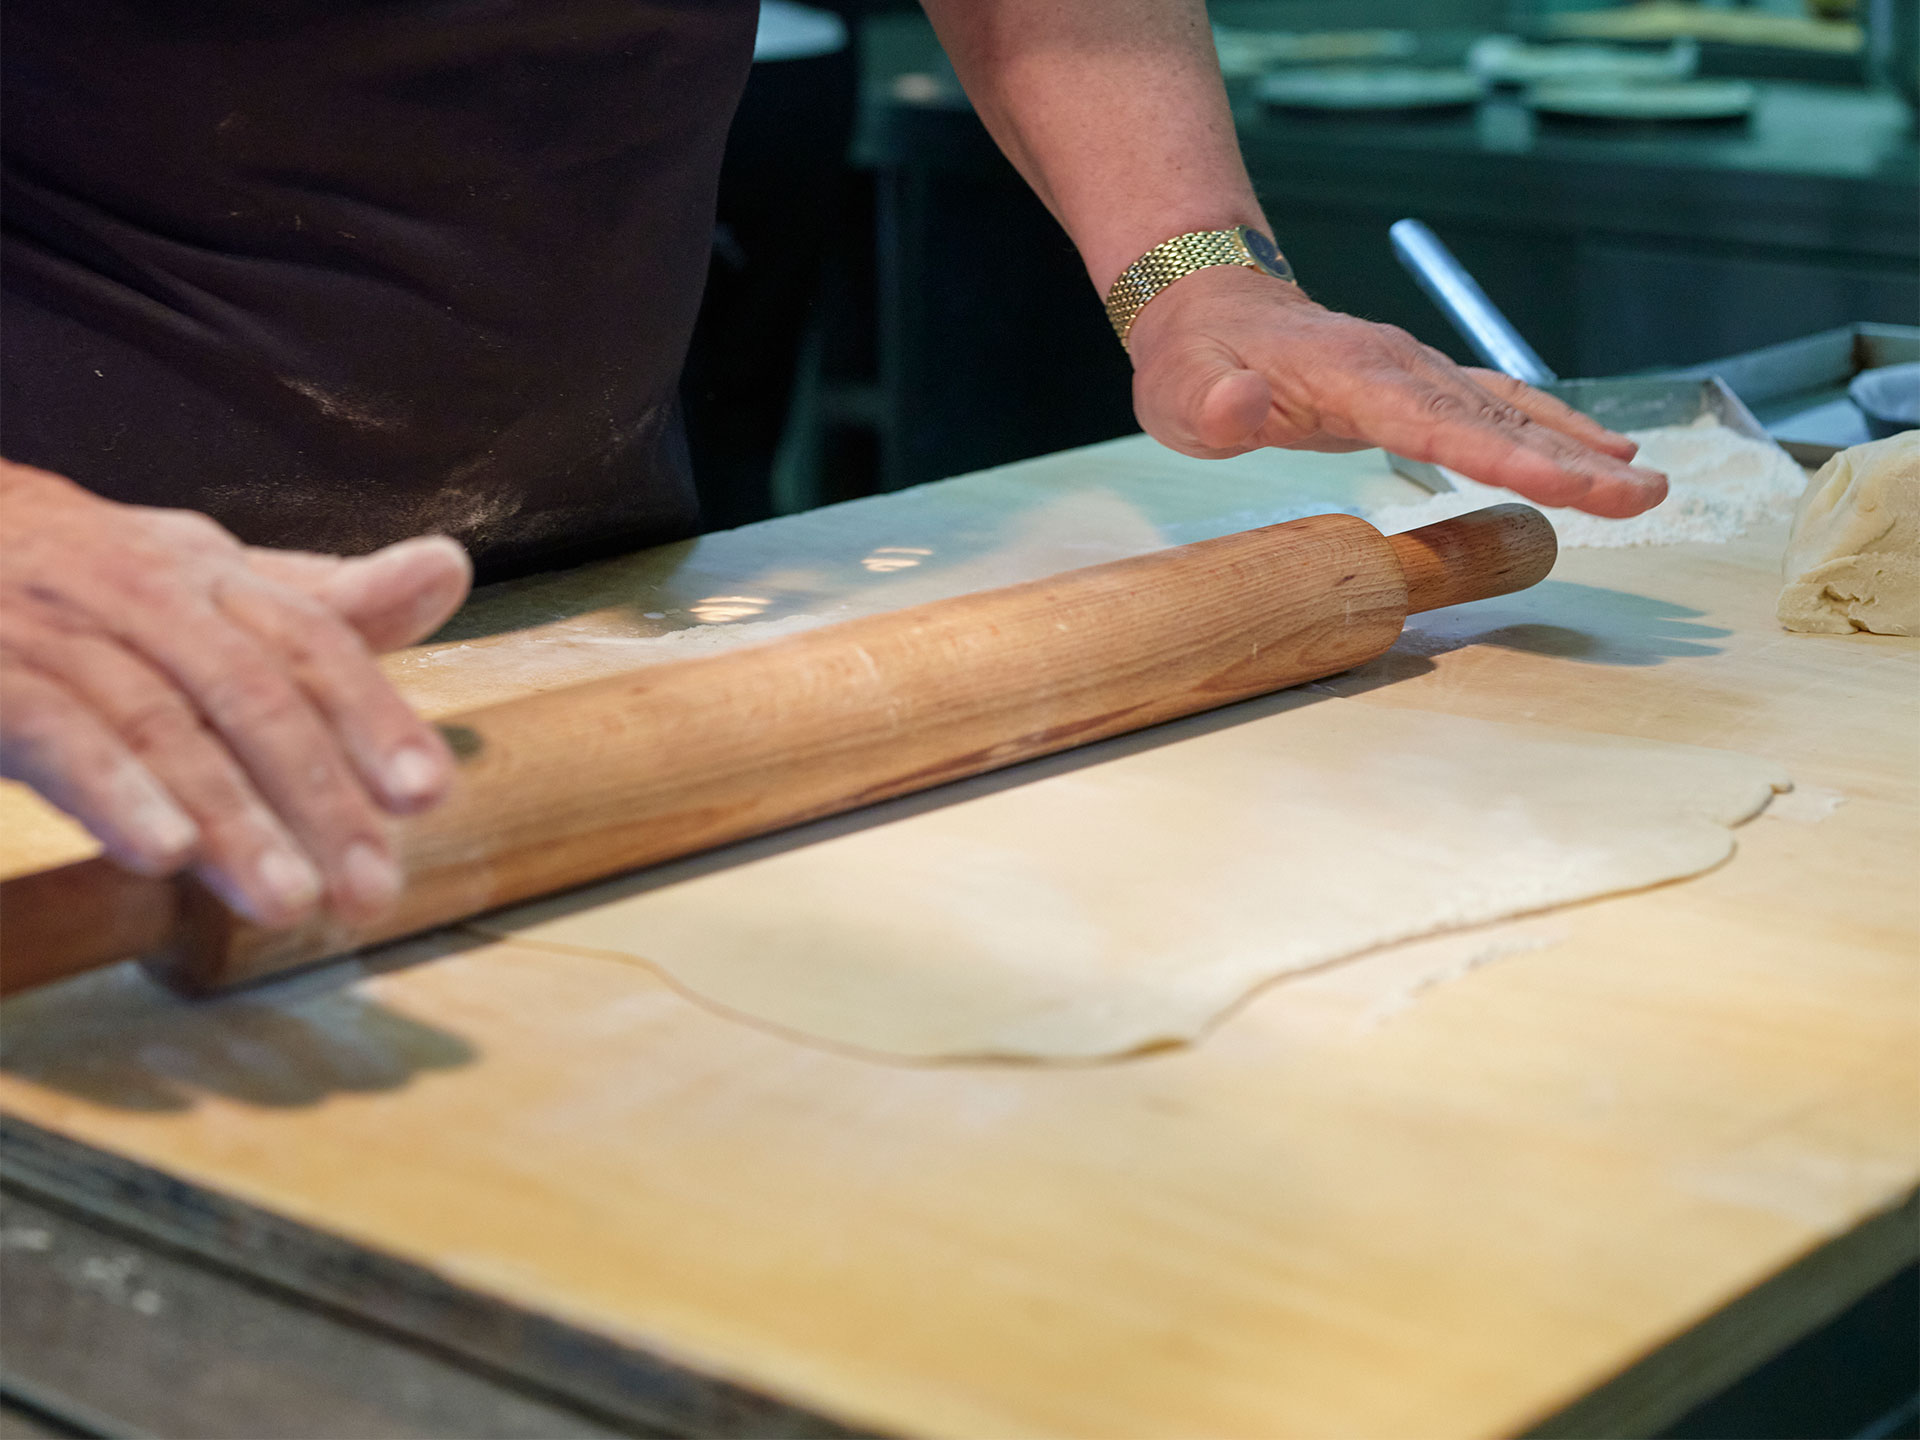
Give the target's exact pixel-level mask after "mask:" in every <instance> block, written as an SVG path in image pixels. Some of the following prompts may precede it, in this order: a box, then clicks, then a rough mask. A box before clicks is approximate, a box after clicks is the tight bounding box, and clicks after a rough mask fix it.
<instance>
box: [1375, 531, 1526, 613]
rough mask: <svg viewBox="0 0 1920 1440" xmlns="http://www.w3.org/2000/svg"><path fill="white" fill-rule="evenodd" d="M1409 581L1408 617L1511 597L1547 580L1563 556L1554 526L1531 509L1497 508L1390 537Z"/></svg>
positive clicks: (1390, 542) (1390, 541)
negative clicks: (1497, 597) (1423, 612)
mask: <svg viewBox="0 0 1920 1440" xmlns="http://www.w3.org/2000/svg"><path fill="white" fill-rule="evenodd" d="M1387 544H1388V545H1390V546H1391V547H1392V548H1393V555H1394V559H1396V560H1398V561H1399V562H1400V569H1401V571H1402V572H1403V573H1404V574H1405V575H1406V577H1407V613H1408V614H1409V615H1417V614H1419V613H1420V612H1421V611H1423V610H1438V609H1440V608H1441V607H1442V606H1444V605H1464V604H1465V603H1466V602H1467V601H1469V600H1487V599H1491V598H1492V597H1493V596H1495V595H1511V594H1512V593H1513V592H1514V591H1516V590H1525V589H1526V588H1527V587H1528V586H1529V585H1537V584H1539V583H1540V582H1541V581H1542V580H1544V579H1546V578H1547V572H1548V571H1550V570H1552V569H1553V562H1554V560H1555V559H1557V558H1558V556H1559V553H1560V546H1559V541H1558V540H1557V539H1556V538H1555V536H1554V533H1553V525H1552V524H1551V523H1550V522H1549V521H1548V519H1547V517H1546V516H1544V515H1542V514H1541V513H1540V512H1539V511H1538V510H1536V509H1534V508H1533V507H1532V506H1531V505H1495V506H1492V507H1491V508H1489V509H1486V510H1475V511H1473V512H1472V513H1471V514H1467V515H1456V516H1455V517H1454V518H1453V519H1451V520H1442V521H1440V522H1438V523H1437V524H1433V525H1423V526H1421V527H1420V528H1419V529H1418V530H1409V531H1407V532H1406V533H1405V534H1401V535H1390V536H1388V537H1387Z"/></svg>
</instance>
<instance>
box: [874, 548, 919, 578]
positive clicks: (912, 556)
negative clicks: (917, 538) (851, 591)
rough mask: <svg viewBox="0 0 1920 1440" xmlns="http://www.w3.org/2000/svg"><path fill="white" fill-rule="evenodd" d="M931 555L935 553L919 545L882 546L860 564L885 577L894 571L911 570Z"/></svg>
mask: <svg viewBox="0 0 1920 1440" xmlns="http://www.w3.org/2000/svg"><path fill="white" fill-rule="evenodd" d="M931 554H933V551H931V550H926V549H922V548H921V547H920V546H918V545H882V546H881V547H880V548H879V549H878V550H875V551H874V552H873V553H872V554H871V555H869V556H867V557H866V558H865V559H863V560H862V561H861V562H860V564H861V565H862V566H863V567H864V568H865V569H868V570H871V571H873V573H874V574H876V575H885V574H888V573H889V572H890V571H894V570H911V569H912V568H913V567H914V566H916V565H918V564H919V563H920V562H921V560H923V559H925V558H926V557H927V556H929V555H931Z"/></svg>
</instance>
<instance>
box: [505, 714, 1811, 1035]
mask: <svg viewBox="0 0 1920 1440" xmlns="http://www.w3.org/2000/svg"><path fill="white" fill-rule="evenodd" d="M1233 722H1237V723H1233ZM1788 786H1789V781H1788V779H1787V776H1786V775H1785V773H1783V771H1782V770H1781V769H1780V767H1779V766H1777V765H1775V764H1772V763H1770V762H1768V761H1765V760H1761V759H1757V758H1754V757H1752V756H1747V755H1739V754H1734V753H1731V752H1727V751H1719V750H1705V749H1699V748H1695V747H1690V746H1680V745H1668V744H1662V743H1657V742H1650V741H1640V740H1633V739H1627V738H1622V737H1616V736H1607V735H1591V734H1585V733H1580V732H1575V731H1568V730H1559V729H1552V728H1547V727H1540V726H1526V725H1510V724H1500V723H1495V722H1490V721H1483V720H1473V719H1467V718H1463V717H1457V716H1450V715H1439V714H1430V713H1427V712H1424V711H1416V710H1409V709H1400V708H1387V707H1376V706H1369V705H1366V704H1365V703H1363V702H1358V701H1348V700H1340V699H1335V698H1331V697H1324V696H1319V695H1315V694H1312V693H1310V692H1309V693H1300V692H1292V693H1289V694H1286V695H1283V696H1276V697H1270V698H1269V699H1266V700H1262V701H1254V702H1250V704H1248V705H1245V706H1239V707H1235V709H1234V710H1231V711H1223V712H1219V713H1218V714H1217V715H1215V716H1212V717H1197V718H1196V719H1194V720H1188V721H1181V722H1177V723H1176V724H1174V725H1170V726H1164V727H1161V729H1159V730H1158V731H1154V732H1150V733H1149V735H1147V736H1134V737H1123V738H1122V739H1121V740H1118V741H1112V742H1108V743H1107V744H1106V745H1105V746H1101V747H1094V748H1093V749H1091V750H1089V751H1084V752H1081V753H1080V755H1078V756H1066V757H1054V758H1053V759H1052V760H1048V761H1039V762H1035V763H1034V764H1033V765H1029V766H1024V767H1020V768H1019V769H1016V770H1013V771H1008V772H1003V774H1002V775H1000V776H988V777H981V778H980V779H978V780H974V781H969V782H965V783H964V784H962V785H957V786H953V787H949V789H948V790H946V791H943V792H940V798H942V799H945V800H947V801H948V802H949V803H944V804H939V805H937V806H934V807H932V808H929V806H928V801H927V798H926V797H920V798H919V799H918V800H908V801H901V802H895V803H894V804H892V805H890V806H883V807H878V808H877V809H875V810H873V811H869V812H866V813H865V815H863V816H861V817H858V818H857V819H855V820H853V821H851V822H849V821H848V820H845V819H843V820H840V821H827V822H822V823H821V824H818V825H814V826H810V827H805V828H803V829H801V830H798V831H793V832H790V833H789V834H787V835H785V836H777V837H771V838H770V839H767V840H762V841H758V842H752V843H750V844H748V845H746V846H741V847H736V848H735V849H734V850H733V851H731V852H723V853H722V855H721V856H720V857H718V858H717V859H716V857H706V858H704V859H695V860H692V861H684V862H679V863H677V864H676V865H673V866H668V867H663V868H662V869H658V870H654V871H651V872H647V873H645V874H643V875H639V876H631V877H627V878H625V879H623V880H620V881H615V882H611V883H608V884H603V885H600V886H596V887H592V888H590V889H588V890H585V891H581V892H576V893H575V894H573V895H570V896H566V897H562V898H560V899H557V900H547V901H543V902H539V903H537V904H534V905H531V906H525V907H521V908H519V909H517V910H512V911H508V912H504V913H502V914H499V915H495V916H490V917H487V918H485V919H483V920H481V921H478V922H475V923H476V924H477V926H478V927H479V928H481V929H482V930H484V931H486V932H487V933H490V934H496V935H511V936H514V937H515V938H516V939H518V940H520V941H523V942H528V943H533V944H539V945H552V946H559V947H565V948H567V949H572V950H584V951H591V952H596V953H600V954H605V955H609V956H614V957H621V958H628V959H633V960H639V961H644V962H646V963H647V964H649V965H651V966H653V967H655V968H656V969H658V970H659V971H661V972H663V973H664V974H665V975H666V976H668V977H669V978H670V979H672V980H674V981H675V982H677V983H678V984H679V985H680V986H682V987H683V988H685V989H686V990H688V991H690V992H692V993H693V994H695V995H696V996H699V997H703V998H704V999H706V1000H708V1001H711V1002H713V1003H715V1004H717V1005H719V1006H721V1007H723V1008H725V1009H727V1010H730V1011H734V1012H736V1013H738V1014H740V1015H742V1016H746V1017H749V1018H752V1019H756V1020H759V1021H762V1022H765V1023H768V1024H771V1025H774V1026H777V1027H779V1028H781V1029H784V1030H787V1031H791V1032H797V1033H800V1034H803V1035H806V1036H811V1037H814V1038H816V1039H819V1040H823V1041H827V1042H831V1043H833V1044H836V1045H841V1046H848V1047H853V1048H855V1049H859V1050H863V1051H868V1052H878V1053H881V1054H885V1055H891V1056H905V1057H918V1058H926V1059H932V1058H943V1057H950V1058H960V1057H979V1056H1008V1057H1032V1058H1046V1059H1091V1058H1096V1057H1102V1056H1114V1055H1120V1054H1126V1053H1129V1052H1133V1051H1138V1050H1141V1049H1145V1048H1149V1047H1152V1046H1156V1045H1162V1044H1167V1043H1172V1042H1178V1041H1184V1040H1189V1039H1192V1038H1193V1037H1195V1036H1197V1035H1199V1034H1200V1033H1201V1032H1202V1031H1204V1030H1205V1029H1206V1028H1207V1027H1208V1026H1209V1025H1210V1024H1211V1023H1212V1022H1213V1021H1215V1020H1216V1019H1218V1018H1219V1017H1220V1016H1221V1015H1222V1014H1223V1013H1224V1012H1226V1011H1228V1010H1230V1009H1231V1008H1232V1007H1233V1006H1234V1005H1235V1004H1236V1003H1238V1002H1239V1001H1240V1000H1241V999H1242V998H1243V997H1245V996H1246V995H1247V994H1248V993H1249V992H1251V991H1253V990H1254V989H1256V988H1258V987H1259V986H1260V985H1261V984H1263V983H1264V982H1266V981H1268V980H1271V979H1272V978H1274V977H1275V976H1279V975H1284V974H1287V973H1288V972H1291V971H1297V970H1303V969H1306V968H1308V967H1310V966H1317V965H1321V964H1325V963H1326V962H1328V961H1332V960H1336V959H1339V958H1340V957H1342V956H1347V955H1353V954H1356V953H1358V952H1360V951H1364V950H1369V949H1372V948H1374V947H1377V946H1380V945H1385V944H1388V943H1390V942H1393V941H1398V940H1405V939H1409V938H1412V937H1415V936H1420V935H1426V934H1430V933H1433V932H1436V931H1441V930H1446V929H1451V928H1455V927H1460V926H1466V925H1474V924H1478V923H1481V922H1484V921H1489V920H1494V919H1499V918H1502V917H1505V916H1510V915H1516V914H1520V913H1522V912H1526V911H1533V910H1539V909H1543V908H1545V907H1548V906H1552V905H1560V904H1565V903H1567V902H1569V901H1575V900H1583V899H1587V898H1590V897H1592V896H1597V895H1605V894H1609V893H1612V892H1615V891H1622V890H1634V889H1639V888H1641V887H1643V886H1648V885H1655V884H1659V883H1660V882H1662V881H1667V880H1673V879H1677V878H1679V877H1682V876H1687V875H1694V874H1697V873H1699V872H1700V871H1703V870H1707V869H1710V868H1711V867H1713V866H1714V865H1716V864H1718V863H1720V862H1721V861H1722V860H1724V859H1726V858H1727V856H1728V855H1730V854H1731V853H1732V851H1733V848H1734V841H1733V836H1732V834H1731V833H1730V830H1731V827H1732V826H1735V825H1738V824H1739V823H1740V822H1742V821H1744V820H1746V819H1748V818H1750V817H1752V816H1753V815H1755V814H1757V813H1758V812H1759V811H1760V810H1761V809H1762V808H1764V807H1765V805H1766V803H1767V801H1768V799H1769V798H1770V797H1771V795H1772V794H1773V793H1774V792H1775V791H1776V790H1782V789H1786V788H1788Z"/></svg>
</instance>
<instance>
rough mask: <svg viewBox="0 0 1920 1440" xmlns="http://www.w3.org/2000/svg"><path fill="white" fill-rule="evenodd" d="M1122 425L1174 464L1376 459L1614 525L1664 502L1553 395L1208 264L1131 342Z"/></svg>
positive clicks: (1649, 473)
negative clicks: (1436, 470) (1172, 454)
mask: <svg viewBox="0 0 1920 1440" xmlns="http://www.w3.org/2000/svg"><path fill="white" fill-rule="evenodd" d="M1128 340H1129V349H1130V351H1131V353H1132V356H1133V365H1134V376H1133V403H1134V412H1135V414H1137V415H1138V416H1139V419H1140V424H1141V427H1142V428H1143V429H1145V430H1146V432H1147V433H1148V434H1149V435H1151V436H1153V437H1154V438H1155V439H1156V440H1158V441H1160V443H1161V444H1163V445H1166V446H1168V447H1170V448H1172V449H1174V450H1178V451H1180V452H1182V453H1183V454H1187V455H1197V456H1200V457H1202V458H1205V459H1220V458H1224V457H1226V456H1229V455H1240V454H1244V453H1245V452H1247V451H1249V450H1256V449H1260V448H1262V447H1264V446H1269V445H1272V446H1280V447H1282V448H1286V449H1294V450H1360V449H1366V448H1368V447H1371V446H1375V445H1378V446H1382V447H1383V448H1385V449H1388V450H1392V451H1394V452H1395V453H1396V454H1400V455H1405V456H1406V457H1408V458H1409V459H1412V460H1431V461H1432V462H1434V463H1435V464H1437V465H1445V466H1446V467H1447V468H1449V469H1451V470H1456V471H1458V472H1459V473H1460V474H1462V475H1465V476H1467V477H1468V478H1469V479H1473V480H1479V481H1483V482H1484V483H1486V484H1489V485H1500V486H1504V487H1505V488H1507V489H1509V490H1513V491H1516V492H1517V493H1519V494H1521V495H1524V496H1526V497H1527V498H1528V499H1529V500H1534V501H1537V502H1538V503H1540V504H1542V505H1570V506H1573V507H1574V508H1575V509H1579V510H1586V511H1589V512H1591V513H1592V514H1595V515H1606V516H1613V517H1625V516H1628V515H1638V514H1639V513H1640V512H1641V511H1642V510H1648V509H1651V508H1652V507H1653V506H1655V505H1657V504H1659V503H1660V501H1661V500H1662V499H1664V498H1665V497H1666V493H1667V482H1666V477H1665V476H1663V475H1661V474H1660V473H1659V472H1658V471H1655V470H1646V469H1642V468H1640V467H1638V466H1634V465H1630V464H1629V463H1627V462H1628V461H1630V460H1632V459H1633V455H1634V451H1635V448H1636V447H1635V446H1634V443H1633V441H1631V440H1629V439H1627V438H1626V437H1625V436H1624V435H1616V434H1615V433H1614V432H1613V431H1611V430H1608V429H1606V428H1604V427H1603V426H1601V425H1599V424H1596V423H1595V422H1594V421H1592V420H1590V419H1588V418H1587V417H1586V416H1584V415H1582V414H1580V413H1579V412H1578V411H1576V410H1572V409H1570V408H1568V407H1567V406H1566V405H1563V404H1562V403H1561V402H1560V401H1558V400H1556V399H1554V398H1553V397H1552V396H1550V395H1544V394H1542V393H1541V392H1539V391H1538V390H1535V389H1532V388H1531V387H1529V386H1527V385H1523V384H1521V383H1520V382H1519V381H1518V380H1514V379H1511V378H1509V377H1508V376H1505V375H1501V374H1498V373H1496V372H1494V371H1492V370H1477V369H1468V368H1465V367H1462V366H1459V365H1456V364H1454V363H1453V362H1452V361H1451V360H1449V359H1448V358H1447V357H1446V356H1444V355H1442V354H1441V353H1440V352H1439V351H1438V350H1434V349H1432V348H1431V347H1429V346H1426V345H1422V344H1421V343H1420V342H1419V341H1417V340H1415V339H1414V338H1413V337H1412V336H1410V335H1408V334H1407V333H1406V332H1405V331H1403V330H1397V329H1395V328H1394V327H1392V326H1390V325H1377V324H1374V323H1373V322H1371V321H1367V320H1360V319H1356V318H1355V317H1354V316H1351V315H1342V314H1340V313H1338V312H1337V311H1332V310H1327V309H1325V308H1323V307H1322V306H1319V305H1316V304H1314V303H1313V301H1311V300H1309V299H1308V298H1307V297H1306V295H1305V294H1304V293H1303V292H1302V291H1301V290H1300V289H1299V288H1298V287H1297V286H1294V285H1290V284H1287V283H1285V282H1283V281H1277V280H1275V279H1273V278H1272V277H1271V276H1266V275H1261V274H1259V273H1258V272H1256V271H1253V270H1248V269H1243V268H1238V267H1233V266H1215V267H1212V268H1210V269H1206V270H1199V271H1195V272H1194V273H1193V274H1191V275H1188V276H1186V277H1185V278H1183V279H1181V280H1179V281H1177V282H1175V283H1174V284H1172V285H1169V286H1168V287H1167V288H1166V289H1165V290H1163V291H1162V292H1161V293H1160V294H1158V295H1156V296H1154V298H1153V300H1152V302H1151V303H1150V304H1148V305H1147V307H1146V308H1145V309H1144V310H1142V311H1141V312H1140V314H1139V316H1138V318H1137V319H1135V321H1134V323H1133V330H1132V333H1131V334H1130V335H1129V337H1128Z"/></svg>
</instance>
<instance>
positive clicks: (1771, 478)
mask: <svg viewBox="0 0 1920 1440" xmlns="http://www.w3.org/2000/svg"><path fill="white" fill-rule="evenodd" d="M1627 434H1628V436H1629V437H1630V438H1631V439H1633V440H1635V441H1637V442H1639V445H1640V453H1639V455H1638V456H1637V457H1635V461H1634V463H1635V464H1638V465H1644V466H1646V467H1648V468H1649V469H1653V470H1659V471H1661V472H1662V473H1664V474H1665V475H1666V477H1667V480H1668V483H1669V486H1670V487H1671V488H1670V489H1669V491H1668V493H1667V498H1666V499H1665V500H1664V501H1662V502H1661V503H1660V504H1658V505H1656V506H1654V507H1653V509H1651V510H1649V511H1647V512H1646V513H1645V514H1643V515H1635V516H1633V517H1632V518H1631V519H1628V520H1608V519H1604V518H1602V517H1601V516H1598V515H1588V514H1586V513H1585V512H1583V511H1580V510H1567V509H1551V508H1548V507H1545V506H1542V507H1541V510H1542V513H1544V514H1545V515H1546V517H1547V518H1548V519H1549V520H1551V521H1552V522H1553V528H1554V532H1555V533H1556V534H1557V535H1558V536H1559V537H1560V544H1561V547H1562V548H1563V549H1569V550H1600V549H1612V548H1615V547H1619V546H1623V545H1680V544H1685V543H1687V542H1689V541H1707V542H1710V543H1711V542H1715V541H1721V540H1731V539H1733V538H1735V537H1736V536H1739V535H1744V534H1745V533H1746V532H1747V531H1749V530H1751V529H1752V528H1753V527H1754V526H1756V525H1759V524H1761V523H1763V522H1765V521H1768V520H1775V519H1779V520H1786V519H1790V518H1792V515H1793V508H1794V505H1795V504H1796V503H1797V502H1798V501H1799V499H1800V493H1801V491H1803V490H1805V489H1806V487H1807V476H1806V472H1805V471H1804V470H1802V469H1801V468H1800V467H1799V466H1798V465H1796V464H1795V463H1794V461H1793V459H1792V457H1791V456H1789V455H1788V454H1787V453H1786V452H1785V451H1783V450H1781V449H1780V447H1779V446H1777V445H1774V444H1772V443H1770V442H1767V441H1763V440H1752V439H1749V438H1748V437H1747V436H1745V435H1742V434H1740V433H1739V432H1738V431H1736V430H1730V429H1728V428H1727V427H1726V426H1725V425H1722V424H1720V423H1719V422H1718V421H1716V420H1715V419H1714V418H1713V417H1712V416H1710V415H1703V416H1701V417H1700V418H1699V419H1698V420H1696V421H1694V422H1693V423H1692V424H1691V425H1662V426H1659V427H1657V428H1655V429H1651V430H1629V431H1628V432H1627ZM1446 473H1447V476H1448V478H1449V479H1451V480H1452V481H1453V484H1454V491H1453V493H1452V494H1448V495H1435V496H1434V497H1432V498H1431V499H1429V500H1422V501H1418V502H1416V503H1415V504H1412V505H1394V506H1390V507H1388V508H1386V509H1383V510H1380V511H1377V512H1376V513H1375V514H1373V515H1372V516H1370V517H1368V518H1370V519H1371V520H1372V521H1373V523H1374V524H1376V525H1378V526H1379V527H1380V528H1381V529H1382V530H1384V531H1386V532H1387V533H1388V534H1398V533H1399V532H1401V531H1403V530H1412V529H1414V528H1416V527H1418V526H1421V525H1430V524H1432V523H1433V522H1434V521H1436V520H1445V519H1447V518H1448V517H1449V516H1453V515H1459V514H1462V513H1464V512H1466V511H1468V510H1479V509H1482V508H1484V507H1485V506H1488V505H1498V504H1501V503H1503V502H1506V501H1510V500H1512V499H1513V498H1514V497H1513V493H1512V492H1511V491H1508V490H1502V489H1499V488H1497V487H1495V486H1492V485H1481V484H1479V483H1477V482H1476V481H1472V480H1468V479H1467V478H1465V477H1464V476H1461V475H1456V474H1454V473H1453V472H1452V471H1448V472H1446Z"/></svg>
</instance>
